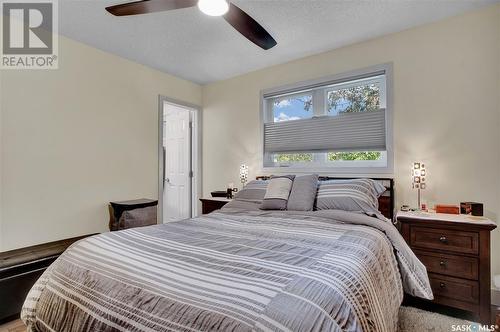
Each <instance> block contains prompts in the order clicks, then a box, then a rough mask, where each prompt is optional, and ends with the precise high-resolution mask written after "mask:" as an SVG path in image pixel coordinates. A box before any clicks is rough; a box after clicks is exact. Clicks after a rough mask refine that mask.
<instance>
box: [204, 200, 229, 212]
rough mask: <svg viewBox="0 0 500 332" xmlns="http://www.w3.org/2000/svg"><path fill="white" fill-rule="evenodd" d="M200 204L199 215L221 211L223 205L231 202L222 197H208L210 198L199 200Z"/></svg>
mask: <svg viewBox="0 0 500 332" xmlns="http://www.w3.org/2000/svg"><path fill="white" fill-rule="evenodd" d="M200 202H201V213H203V214H207V213H210V212H213V211H215V210H219V209H221V208H222V207H223V206H224V205H226V204H227V203H229V202H231V200H230V199H229V198H224V197H210V198H200Z"/></svg>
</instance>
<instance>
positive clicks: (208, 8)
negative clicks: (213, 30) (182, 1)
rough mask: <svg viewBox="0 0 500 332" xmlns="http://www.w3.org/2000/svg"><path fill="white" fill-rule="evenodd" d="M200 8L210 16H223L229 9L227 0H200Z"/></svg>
mask: <svg viewBox="0 0 500 332" xmlns="http://www.w3.org/2000/svg"><path fill="white" fill-rule="evenodd" d="M198 8H199V9H200V10H201V11H202V12H203V13H204V14H207V15H209V16H222V15H224V14H225V13H227V11H228V10H229V4H228V3H227V1H226V0H199V1H198Z"/></svg>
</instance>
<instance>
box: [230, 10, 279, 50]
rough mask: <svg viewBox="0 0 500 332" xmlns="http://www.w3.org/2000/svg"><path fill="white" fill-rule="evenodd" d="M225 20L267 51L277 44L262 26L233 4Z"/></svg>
mask: <svg viewBox="0 0 500 332" xmlns="http://www.w3.org/2000/svg"><path fill="white" fill-rule="evenodd" d="M224 19H225V20H226V21H227V22H228V23H229V24H231V25H232V26H233V28H235V29H236V30H238V32H239V33H241V34H242V35H243V36H245V37H246V38H247V39H248V40H250V41H251V42H253V43H254V44H255V45H257V46H259V47H261V48H263V49H265V50H268V49H270V48H271V47H273V46H275V45H276V44H277V42H276V40H274V38H273V37H272V36H271V35H270V34H269V33H268V32H267V31H266V29H264V28H263V27H262V25H260V24H259V23H257V21H255V20H254V19H253V18H252V17H250V15H248V14H247V13H245V12H244V11H243V10H241V9H240V8H238V7H237V6H236V5H234V4H233V3H230V4H229V11H228V12H227V13H226V14H225V15H224Z"/></svg>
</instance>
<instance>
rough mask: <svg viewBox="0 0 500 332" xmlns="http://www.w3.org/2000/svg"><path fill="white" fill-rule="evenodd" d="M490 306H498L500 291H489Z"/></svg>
mask: <svg viewBox="0 0 500 332" xmlns="http://www.w3.org/2000/svg"><path fill="white" fill-rule="evenodd" d="M491 304H492V305H496V306H500V289H497V288H492V289H491Z"/></svg>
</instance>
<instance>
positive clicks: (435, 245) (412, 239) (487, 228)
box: [397, 212, 496, 324]
mask: <svg viewBox="0 0 500 332" xmlns="http://www.w3.org/2000/svg"><path fill="white" fill-rule="evenodd" d="M397 221H398V222H399V224H400V230H401V234H402V235H403V237H404V239H405V241H406V242H407V243H408V245H409V246H410V248H411V249H412V250H413V252H414V253H415V254H416V255H417V257H418V258H419V259H420V261H421V262H422V263H423V264H424V265H425V267H426V268H427V272H428V274H429V280H430V283H431V287H432V291H433V293H434V301H432V302H434V303H436V304H439V305H445V306H448V307H451V308H456V309H461V310H464V311H468V312H470V313H472V314H473V315H474V317H475V319H477V320H478V321H480V322H481V323H483V324H490V323H491V313H490V310H491V275H490V232H491V231H492V230H493V229H495V228H496V224H495V223H494V222H492V221H490V220H489V219H486V218H482V217H473V216H468V215H451V214H441V213H439V214H438V213H426V212H398V214H397Z"/></svg>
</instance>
